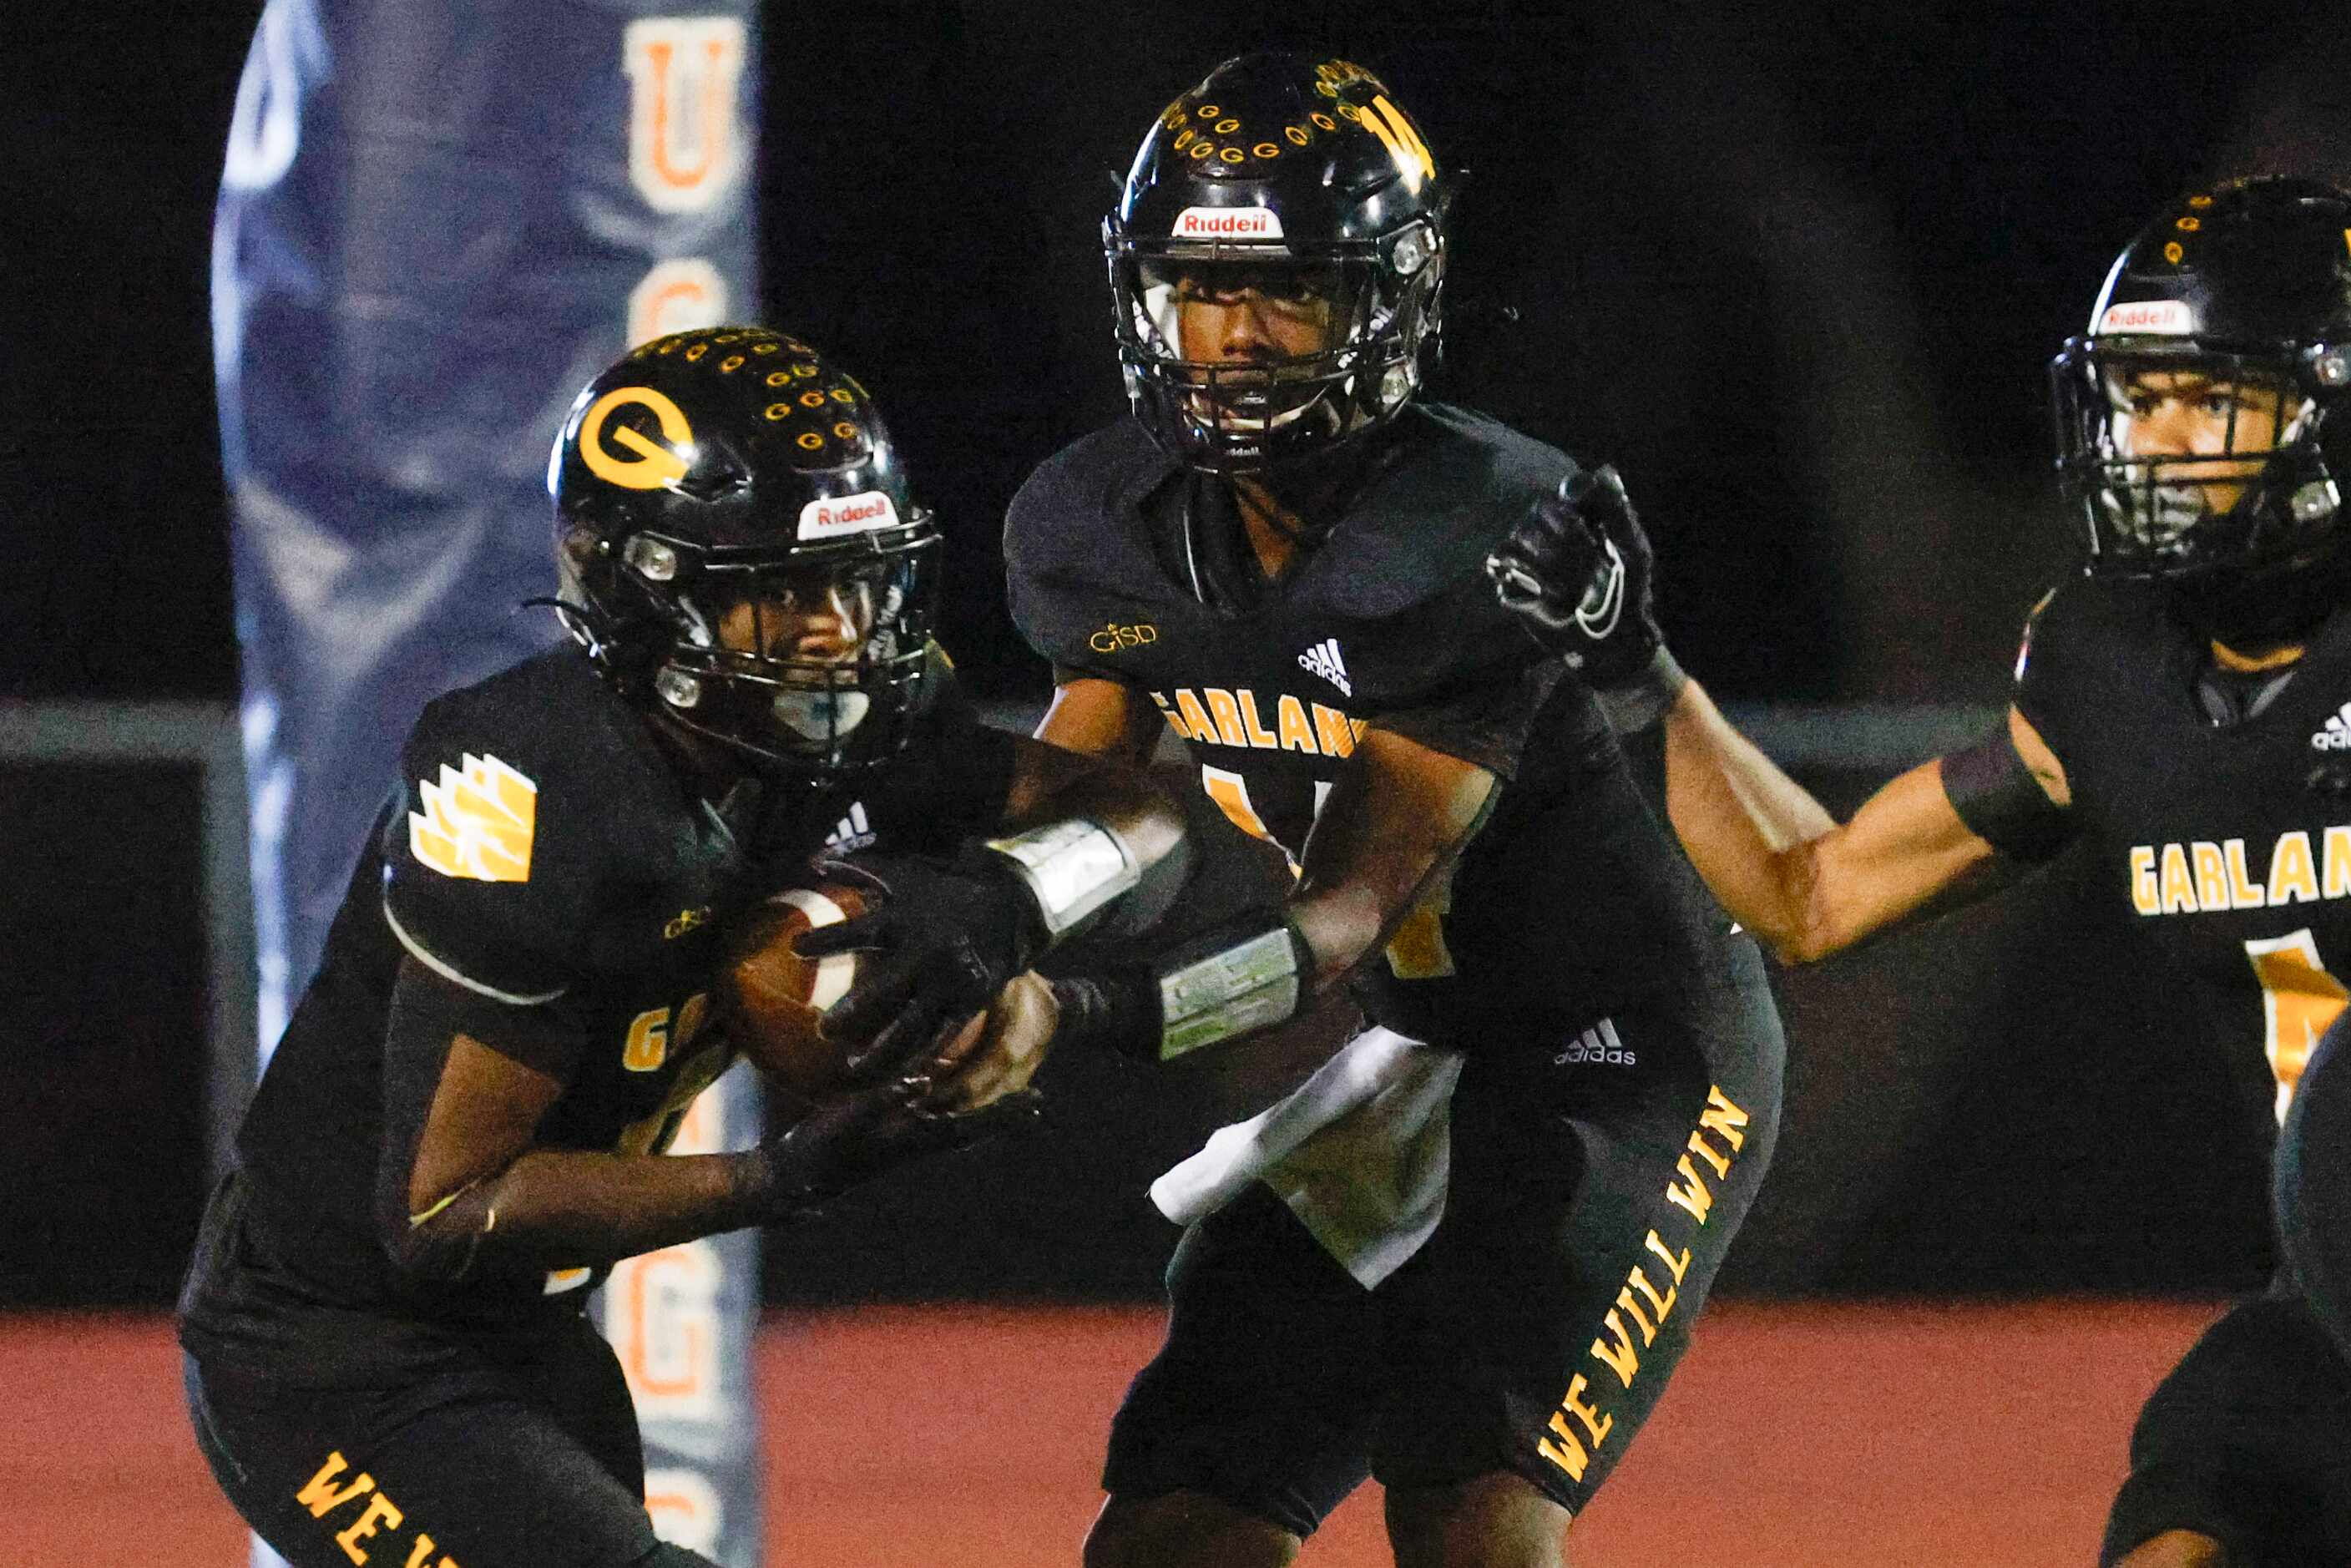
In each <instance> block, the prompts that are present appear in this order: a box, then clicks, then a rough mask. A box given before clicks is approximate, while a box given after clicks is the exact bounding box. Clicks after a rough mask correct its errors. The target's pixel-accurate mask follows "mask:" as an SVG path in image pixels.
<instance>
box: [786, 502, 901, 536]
mask: <svg viewBox="0 0 2351 1568" xmlns="http://www.w3.org/2000/svg"><path fill="white" fill-rule="evenodd" d="M897 526H898V508H897V507H893V506H892V505H891V504H890V497H887V496H885V495H883V493H882V492H881V491H879V490H864V491H861V492H859V493H858V494H857V495H854V496H834V497H830V498H829V499H826V500H822V501H810V503H809V504H808V505H807V506H805V507H801V508H800V538H804V539H831V538H840V537H841V535H843V534H865V533H872V531H873V530H874V529H876V528H896V527H897Z"/></svg>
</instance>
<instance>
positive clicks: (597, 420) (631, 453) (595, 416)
mask: <svg viewBox="0 0 2351 1568" xmlns="http://www.w3.org/2000/svg"><path fill="white" fill-rule="evenodd" d="M632 405H633V406H635V407H638V408H643V409H649V410H651V411H652V413H653V419H654V421H655V423H657V424H659V426H660V427H661V434H662V441H663V442H667V443H668V444H667V445H666V446H664V445H663V444H661V442H656V441H653V440H652V439H651V438H650V437H648V436H645V435H643V434H640V433H639V432H637V431H635V430H632V429H631V428H630V427H629V426H628V425H625V424H616V425H613V426H612V431H611V444H610V445H608V444H606V443H605V435H604V426H605V424H606V423H608V422H610V421H611V417H612V412H613V411H614V410H615V409H620V408H626V407H630V406H632ZM693 444H694V427H693V426H692V425H691V424H688V423H686V418H685V411H684V409H682V408H680V407H678V406H677V404H676V403H675V402H672V401H671V400H670V399H669V398H667V397H666V396H664V395H663V394H662V393H660V392H655V391H653V388H651V387H614V388H613V389H612V390H611V392H606V393H605V394H604V395H603V396H602V397H600V398H598V399H597V400H596V401H595V402H593V403H592V404H590V406H589V409H588V412H587V413H586V414H585V415H584V416H582V417H581V419H580V461H581V462H582V463H585V464H587V465H588V471H589V472H590V474H593V475H595V476H596V477H598V478H599V479H601V480H603V481H604V482H605V483H606V484H608V485H618V486H621V487H622V489H624V490H659V489H663V488H664V487H666V486H671V485H674V484H675V483H676V482H677V481H678V480H680V479H683V478H684V477H685V470H686V460H685V459H684V457H682V456H680V455H679V454H678V449H679V448H681V447H684V448H690V447H692V446H693ZM614 447H620V448H622V449H623V451H621V452H616V451H614V450H613V448H614Z"/></svg>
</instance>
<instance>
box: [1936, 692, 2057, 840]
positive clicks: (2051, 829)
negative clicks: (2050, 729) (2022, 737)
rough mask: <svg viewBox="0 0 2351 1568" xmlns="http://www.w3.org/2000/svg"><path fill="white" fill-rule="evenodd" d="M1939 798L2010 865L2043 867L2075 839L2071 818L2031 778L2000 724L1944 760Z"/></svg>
mask: <svg viewBox="0 0 2351 1568" xmlns="http://www.w3.org/2000/svg"><path fill="white" fill-rule="evenodd" d="M1941 772H1942V779H1943V793H1944V794H1945V795H1947V796H1949V798H1950V801H1951V810H1954V811H1957V812H1958V813H1959V821H1962V822H1965V823H1966V824H1967V825H1968V831H1970V832H1971V833H1973V834H1975V836H1976V837H1978V838H1980V839H1981V840H1983V841H1984V842H1986V843H1988V844H1990V845H1991V847H1992V848H1993V849H1995V850H1998V851H1999V852H2001V854H2004V855H2007V856H2009V857H2010V858H2011V859H2013V860H2021V861H2045V860H2047V859H2049V858H2050V857H2051V856H2053V855H2054V854H2055V853H2056V852H2058V851H2059V850H2062V849H2064V847H2065V842H2066V841H2067V840H2068V839H2070V838H2072V837H2073V834H2074V820H2073V815H2072V813H2070V812H2069V811H2067V810H2065V808H2064V807H2063V806H2060V805H2059V804H2057V802H2056V801H2054V800H2051V799H2050V798H2049V792H2048V791H2047V790H2045V789H2043V788H2042V787H2041V780H2040V779H2036V778H2034V777H2033V776H2032V768H2029V767H2027V766H2026V765H2025V761H2024V758H2023V757H2022V755H2021V754H2020V753H2019V752H2018V751H2017V749H2016V740H2015V738H2014V737H2012V736H2011V735H2010V734H2009V731H2008V726H2007V724H2006V723H2005V722H2003V723H2002V724H2001V727H1999V729H1997V730H1996V731H1994V732H1993V733H1992V734H1991V735H1988V736H1986V737H1984V738H1983V739H1981V740H1980V741H1978V742H1976V744H1975V745H1973V746H1970V747H1968V748H1967V749H1966V750H1964V751H1954V752H1952V753H1951V754H1950V755H1949V756H1948V757H1946V758H1943V760H1942V768H1941Z"/></svg>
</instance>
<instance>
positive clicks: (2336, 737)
mask: <svg viewBox="0 0 2351 1568" xmlns="http://www.w3.org/2000/svg"><path fill="white" fill-rule="evenodd" d="M2310 744H2311V745H2313V746H2314V747H2317V748H2318V749H2319V750H2321V751H2351V703H2345V704H2344V705H2343V706H2341V707H2339V708H2337V709H2336V710H2335V712H2333V713H2330V714H2328V715H2327V716H2326V722H2325V724H2323V725H2320V726H2319V727H2318V728H2317V729H2316V730H2314V731H2313V732H2312V734H2311V737H2310Z"/></svg>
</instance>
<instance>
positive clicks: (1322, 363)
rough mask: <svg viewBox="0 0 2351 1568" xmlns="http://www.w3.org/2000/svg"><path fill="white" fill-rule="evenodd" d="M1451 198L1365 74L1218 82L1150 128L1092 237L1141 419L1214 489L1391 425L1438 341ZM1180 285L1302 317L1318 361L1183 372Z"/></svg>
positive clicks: (1309, 70) (1302, 67)
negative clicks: (1316, 338) (1232, 476)
mask: <svg viewBox="0 0 2351 1568" xmlns="http://www.w3.org/2000/svg"><path fill="white" fill-rule="evenodd" d="M1450 200H1451V183H1450V182H1449V181H1448V179H1447V176H1446V175H1445V174H1444V173H1443V172H1441V171H1440V170H1439V169H1438V168H1437V162H1436V159H1435V157H1434V156H1433V155H1432V154H1431V153H1430V152H1429V151H1428V146H1427V143H1426V141H1423V140H1422V138H1421V134H1420V131H1419V128H1418V127H1417V126H1416V125H1415V124H1414V123H1413V121H1412V120H1411V118H1410V117H1409V116H1407V115H1406V114H1405V112H1404V110H1401V109H1399V108H1397V107H1396V104H1395V100H1394V99H1392V98H1391V97H1390V96H1389V94H1388V89H1386V88H1385V87H1384V86H1383V85H1382V84H1381V82H1380V81H1379V79H1378V78H1375V77H1374V76H1373V75H1372V74H1371V73H1370V72H1368V71H1366V70H1364V68H1361V67H1360V66H1353V65H1349V64H1348V63H1347V62H1345V61H1343V60H1334V59H1318V58H1316V57H1312V56H1309V55H1299V54H1258V55H1245V56H1243V57H1240V58H1238V59H1233V60H1228V61H1226V62H1225V63H1224V64H1223V65H1220V66H1218V67H1217V68H1216V69H1215V70H1213V71H1211V72H1209V73H1208V76H1207V79H1206V80H1204V81H1202V82H1201V83H1200V85H1199V86H1197V87H1196V88H1194V89H1192V90H1191V91H1189V92H1187V93H1186V94H1185V95H1184V96H1183V97H1181V98H1179V99H1176V100H1175V102H1174V103H1171V104H1169V105H1168V106H1167V108H1166V110H1165V111H1164V112H1163V113H1162V114H1161V115H1160V117H1159V119H1158V121H1157V122H1156V123H1155V124H1154V125H1153V126H1152V128H1151V131H1150V134H1149V135H1147V136H1145V137H1144V140H1143V146H1142V149H1141V150H1140V151H1139V152H1136V153H1135V155H1134V170H1133V172H1130V173H1129V174H1128V175H1127V177H1126V186H1125V190H1124V193H1123V195H1122V196H1121V198H1120V200H1119V204H1118V210H1117V211H1115V212H1113V214H1110V216H1109V217H1107V218H1106V219H1104V220H1103V223H1102V247H1103V251H1104V253H1105V255H1106V256H1107V258H1108V260H1109V263H1110V282H1111V292H1112V297H1113V303H1114V309H1115V331H1116V335H1117V341H1118V357H1119V364H1120V366H1121V368H1122V370H1123V371H1124V373H1125V377H1126V390H1127V395H1128V398H1129V399H1130V400H1131V402H1133V404H1134V412H1135V415H1136V417H1137V418H1139V419H1141V420H1142V422H1143V423H1144V426H1145V428H1147V429H1148V430H1149V431H1150V432H1151V434H1152V436H1153V438H1154V439H1155V440H1156V441H1157V442H1158V443H1159V444H1160V445H1161V446H1162V447H1163V448H1165V450H1167V451H1168V452H1170V453H1172V454H1174V455H1175V456H1177V457H1179V458H1180V459H1182V460H1183V462H1184V463H1186V465H1188V466H1191V467H1193V468H1196V469H1200V470H1202V471H1205V472H1209V473H1243V472H1249V471H1252V470H1257V469H1263V468H1267V467H1270V466H1272V465H1275V464H1277V463H1280V462H1281V461H1282V460H1283V459H1285V458H1287V457H1290V456H1292V455H1303V454H1306V453H1310V452H1312V451H1315V450H1318V449H1321V448H1324V447H1328V446H1330V445H1332V444H1336V443H1338V442H1342V441H1345V440H1347V439H1349V438H1351V437H1353V436H1356V435H1360V434H1364V432H1365V431H1368V430H1370V429H1372V428H1374V427H1375V426H1376V425H1379V424H1381V423H1384V422H1385V421H1387V420H1389V419H1392V418H1393V417H1395V413H1397V411H1398V410H1400V409H1402V408H1403V407H1404V405H1405V403H1406V402H1409V401H1410V400H1411V398H1412V396H1413V393H1414V392H1416V391H1417V390H1418V389H1419V386H1420V379H1421V354H1422V351H1423V350H1425V349H1433V348H1434V346H1435V344H1436V342H1437V335H1438V319H1437V294H1438V289H1439V287H1440V286H1441V284H1442V282H1443V280H1444V276H1445V220H1446V208H1447V204H1448V202H1449V201H1450ZM1189 289H1196V290H1198V291H1200V292H1201V293H1202V294H1204V295H1207V296H1208V297H1212V298H1233V297H1236V296H1238V295H1239V294H1241V293H1242V292H1244V291H1249V290H1255V291H1258V292H1259V293H1261V294H1263V295H1264V296H1266V297H1267V298H1273V299H1276V300H1280V301H1286V302H1289V303H1290V304H1291V305H1293V306H1303V307H1308V308H1311V309H1312V310H1313V311H1314V312H1316V314H1317V316H1318V319H1320V320H1321V321H1322V324H1323V337H1324V340H1325V342H1326V345H1327V346H1326V347H1324V348H1323V349H1322V350H1320V351H1318V352H1313V353H1309V354H1293V355H1289V356H1286V357H1280V358H1277V359H1275V360H1272V361H1266V362H1235V361H1222V360H1202V359H1190V360H1187V359H1186V358H1185V357H1184V353H1183V350H1182V340H1181V338H1180V337H1179V335H1178V333H1177V330H1176V312H1175V301H1176V299H1177V298H1178V296H1179V294H1180V293H1183V292H1184V291H1186V290H1189Z"/></svg>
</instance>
